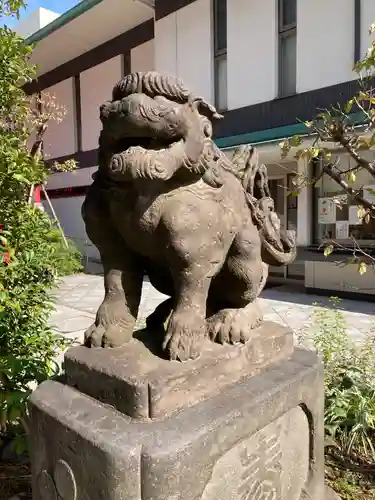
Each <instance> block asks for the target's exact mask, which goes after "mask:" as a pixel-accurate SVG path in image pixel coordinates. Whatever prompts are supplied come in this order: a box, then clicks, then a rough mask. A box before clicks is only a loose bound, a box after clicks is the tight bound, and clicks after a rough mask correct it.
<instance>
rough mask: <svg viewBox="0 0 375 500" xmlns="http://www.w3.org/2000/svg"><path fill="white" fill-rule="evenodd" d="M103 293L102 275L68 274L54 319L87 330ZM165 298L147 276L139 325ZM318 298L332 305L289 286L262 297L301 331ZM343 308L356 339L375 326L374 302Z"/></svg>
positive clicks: (269, 310)
mask: <svg viewBox="0 0 375 500" xmlns="http://www.w3.org/2000/svg"><path fill="white" fill-rule="evenodd" d="M103 295H104V292H103V277H102V276H97V275H89V274H87V275H84V274H81V275H77V276H71V277H67V278H65V279H64V280H63V282H62V283H61V285H60V287H59V289H58V290H56V293H55V296H56V310H55V312H54V313H53V314H52V316H51V323H52V324H53V325H54V326H55V327H56V329H57V330H59V331H60V332H62V333H64V334H66V335H68V336H73V335H75V332H81V331H82V332H83V331H84V329H86V328H87V327H88V326H89V325H90V324H91V322H92V320H93V318H94V317H95V314H96V311H97V308H98V307H99V305H100V303H101V301H102V299H103ZM165 298H166V296H165V295H163V294H161V293H159V292H158V291H156V290H155V289H154V288H153V286H152V285H151V283H150V282H149V281H148V279H145V281H144V283H143V287H142V298H141V302H140V309H139V317H138V320H137V325H136V327H137V328H142V327H143V326H144V322H145V318H146V317H147V316H148V315H149V314H150V313H151V312H152V311H154V309H155V308H156V307H157V305H158V304H160V302H162V301H163V300H165ZM316 302H319V303H320V304H321V305H322V306H323V307H327V306H329V303H330V301H329V298H328V297H320V296H315V295H307V294H305V293H301V292H298V291H294V289H292V288H291V287H289V286H280V287H275V288H268V289H266V290H264V292H263V293H262V296H261V298H260V299H259V304H260V307H261V308H262V309H263V311H264V317H265V319H267V320H269V321H276V322H280V323H284V324H287V325H288V326H290V327H291V328H292V329H293V330H294V331H295V332H301V331H302V330H303V329H306V328H307V327H309V326H310V325H311V315H312V313H313V304H314V303H316ZM340 309H341V310H342V311H343V312H344V316H345V320H346V321H347V324H348V328H349V333H350V334H351V335H352V336H353V338H355V339H356V340H357V339H361V338H363V337H364V335H366V334H367V333H368V332H369V331H371V330H375V306H374V304H372V303H368V302H359V301H353V300H343V301H341V302H340ZM82 335H83V333H82Z"/></svg>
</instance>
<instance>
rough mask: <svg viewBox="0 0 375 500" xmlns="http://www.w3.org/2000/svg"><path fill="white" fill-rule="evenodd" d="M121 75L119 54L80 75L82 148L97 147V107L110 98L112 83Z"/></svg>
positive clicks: (98, 132)
mask: <svg viewBox="0 0 375 500" xmlns="http://www.w3.org/2000/svg"><path fill="white" fill-rule="evenodd" d="M121 77H122V60H121V56H117V57H114V58H113V59H110V60H109V61H106V62H104V63H102V64H98V65H97V66H94V67H93V68H90V69H88V70H87V71H84V72H83V73H81V75H80V82H81V106H82V108H81V113H82V149H83V151H89V150H91V149H96V148H97V147H98V138H99V134H100V130H101V123H100V119H99V107H100V106H101V104H103V102H105V101H107V100H109V99H111V93H112V88H113V86H114V84H115V83H116V82H117V81H118V80H119V79H120V78H121Z"/></svg>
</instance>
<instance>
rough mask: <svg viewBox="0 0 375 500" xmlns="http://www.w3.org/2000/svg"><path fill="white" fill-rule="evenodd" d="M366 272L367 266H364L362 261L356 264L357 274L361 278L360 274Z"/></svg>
mask: <svg viewBox="0 0 375 500" xmlns="http://www.w3.org/2000/svg"><path fill="white" fill-rule="evenodd" d="M366 271H367V266H366V264H365V263H364V262H363V261H362V262H360V263H359V264H358V272H359V274H360V275H361V276H362V274H365V272H366Z"/></svg>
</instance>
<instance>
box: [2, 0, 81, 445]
mask: <svg viewBox="0 0 375 500" xmlns="http://www.w3.org/2000/svg"><path fill="white" fill-rule="evenodd" d="M21 6H23V2H22V1H21V0H1V1H0V18H2V21H3V17H4V15H9V14H10V15H16V14H17V10H18V8H19V7H21ZM31 52H32V49H31V47H28V46H26V45H25V44H24V43H23V40H22V39H21V38H20V37H18V36H17V35H16V34H15V33H13V32H12V31H11V30H9V29H8V28H7V27H6V26H5V25H4V26H2V27H0V88H1V92H0V437H1V436H5V435H7V434H9V432H11V433H14V436H15V437H16V438H17V439H16V442H17V443H18V444H20V443H21V442H23V437H24V435H25V434H26V433H27V430H28V425H27V416H28V415H27V401H28V397H29V395H30V392H31V391H32V390H33V389H34V388H35V386H36V385H38V384H39V383H41V382H43V381H44V380H46V379H47V378H49V377H51V376H53V375H55V374H57V373H58V371H59V367H58V366H57V364H56V362H55V360H56V355H57V352H58V351H59V350H61V349H65V348H66V347H67V344H68V342H67V341H66V340H65V339H64V338H62V337H61V336H59V335H56V334H55V333H54V332H53V331H52V329H51V328H50V326H49V325H48V319H49V316H50V313H51V311H52V308H53V304H52V303H51V292H52V290H53V289H54V288H55V287H56V286H57V284H58V280H59V277H61V276H63V275H65V274H67V273H71V272H74V271H76V270H79V266H80V263H79V256H78V254H77V251H76V250H75V249H74V248H73V247H72V246H70V248H69V249H66V248H65V246H64V242H63V240H62V237H61V235H60V233H59V232H58V231H57V230H56V228H55V227H54V226H53V225H52V224H51V221H50V220H49V218H48V216H47V214H45V213H44V212H42V211H41V210H39V209H38V208H34V207H33V206H31V205H30V204H29V202H28V198H29V193H30V188H31V186H32V185H40V184H42V183H44V182H45V180H46V178H47V176H48V174H49V172H48V170H47V169H46V167H45V165H44V162H43V161H42V160H41V159H40V157H39V155H37V154H35V151H33V152H30V150H29V148H28V138H29V136H30V134H31V133H32V132H33V131H35V130H36V131H37V136H38V133H39V132H40V131H43V130H44V131H45V127H46V123H45V119H44V118H43V120H44V122H43V127H41V126H40V121H39V125H38V122H37V121H35V120H34V118H35V114H33V112H32V111H31V110H32V106H31V103H30V98H29V97H28V96H27V95H26V94H25V92H24V90H23V87H22V85H23V84H24V83H25V82H28V81H30V80H31V79H32V77H33V76H34V74H35V72H34V68H33V67H31V66H30V64H29V58H30V55H31ZM38 127H39V128H38ZM36 150H37V148H36Z"/></svg>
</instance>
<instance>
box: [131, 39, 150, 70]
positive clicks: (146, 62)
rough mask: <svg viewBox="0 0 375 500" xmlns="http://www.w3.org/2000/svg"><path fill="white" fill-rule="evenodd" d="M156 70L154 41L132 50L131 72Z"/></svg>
mask: <svg viewBox="0 0 375 500" xmlns="http://www.w3.org/2000/svg"><path fill="white" fill-rule="evenodd" d="M154 69H155V47H154V40H150V41H148V42H146V43H142V45H139V46H138V47H135V48H134V49H132V50H131V71H132V72H133V71H152V70H154Z"/></svg>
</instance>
